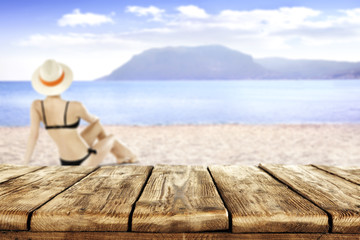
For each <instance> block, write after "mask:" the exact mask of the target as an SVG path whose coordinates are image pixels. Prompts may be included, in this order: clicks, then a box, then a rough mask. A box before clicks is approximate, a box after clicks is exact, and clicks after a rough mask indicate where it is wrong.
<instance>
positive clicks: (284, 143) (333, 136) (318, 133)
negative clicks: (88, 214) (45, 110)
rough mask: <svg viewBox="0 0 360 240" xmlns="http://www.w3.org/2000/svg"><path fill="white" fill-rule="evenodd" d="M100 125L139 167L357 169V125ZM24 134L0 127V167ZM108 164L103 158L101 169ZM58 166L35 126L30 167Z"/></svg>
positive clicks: (19, 147) (16, 151)
mask: <svg viewBox="0 0 360 240" xmlns="http://www.w3.org/2000/svg"><path fill="white" fill-rule="evenodd" d="M104 127H105V130H106V131H107V132H109V133H113V134H115V136H116V137H118V138H119V139H120V140H121V141H122V142H124V143H125V144H126V145H127V146H129V147H130V149H132V150H133V151H134V152H135V153H136V154H137V155H138V158H139V161H140V162H139V163H137V164H139V165H157V164H175V165H183V164H186V165H217V164H219V165H228V164H234V165H237V164H240V165H257V164H259V163H279V164H324V165H344V166H356V165H358V166H359V165H360V123H346V124H341V123H306V124H293V123H290V124H289V123H286V124H201V125H187V124H178V125H151V126H142V125H141V126H140V125H131V126H130V125H105V126H104ZM83 128H84V126H81V127H80V129H79V130H80V131H81V130H82V129H83ZM29 130H30V128H29V127H28V126H22V127H15V126H9V127H2V126H0V134H1V136H2V138H1V139H0V154H1V155H0V156H1V157H0V164H20V165H21V164H22V158H23V156H24V154H25V148H26V143H27V138H28V134H29ZM114 163H115V158H114V157H113V156H111V155H109V156H108V157H106V159H105V161H104V162H103V165H108V164H114ZM59 164H60V163H59V159H58V153H57V148H56V145H55V144H54V143H53V142H52V140H51V139H50V137H49V135H48V134H47V133H46V131H45V129H43V128H40V133H39V139H38V143H37V145H36V147H35V150H34V154H33V157H32V161H31V162H30V165H50V166H51V165H59Z"/></svg>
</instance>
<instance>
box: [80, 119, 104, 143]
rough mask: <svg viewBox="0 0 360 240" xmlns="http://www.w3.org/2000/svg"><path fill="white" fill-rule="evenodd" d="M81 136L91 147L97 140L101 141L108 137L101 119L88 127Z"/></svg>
mask: <svg viewBox="0 0 360 240" xmlns="http://www.w3.org/2000/svg"><path fill="white" fill-rule="evenodd" d="M80 135H81V137H82V138H83V139H84V140H85V141H86V143H87V144H88V145H89V146H92V145H93V144H94V142H95V140H96V139H98V140H101V139H104V138H105V137H106V136H107V135H106V133H105V130H104V128H103V126H102V125H101V124H100V120H99V119H98V120H96V121H95V122H93V123H91V124H90V125H89V126H87V127H86V128H85V129H84V130H83V131H82V132H81V133H80Z"/></svg>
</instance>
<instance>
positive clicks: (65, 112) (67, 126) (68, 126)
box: [41, 101, 80, 129]
mask: <svg viewBox="0 0 360 240" xmlns="http://www.w3.org/2000/svg"><path fill="white" fill-rule="evenodd" d="M68 106H69V101H67V102H66V106H65V111H64V125H63V126H59V125H56V126H48V125H47V123H46V117H45V108H44V101H41V109H42V113H43V116H44V124H45V129H59V128H77V127H78V126H79V124H80V118H79V119H78V121H77V122H75V123H73V124H70V125H67V124H66V115H67V110H68Z"/></svg>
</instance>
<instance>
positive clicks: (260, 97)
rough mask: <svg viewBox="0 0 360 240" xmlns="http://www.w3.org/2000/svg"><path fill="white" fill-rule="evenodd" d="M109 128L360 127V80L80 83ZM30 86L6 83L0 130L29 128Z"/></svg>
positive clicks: (77, 92) (72, 95) (77, 87)
mask: <svg viewBox="0 0 360 240" xmlns="http://www.w3.org/2000/svg"><path fill="white" fill-rule="evenodd" d="M62 97H63V98H64V99H69V100H77V101H81V102H83V104H84V105H85V106H86V107H87V108H88V110H89V111H90V112H91V113H93V114H95V115H97V116H99V117H100V119H101V121H102V123H103V124H111V125H114V124H123V125H172V124H224V123H229V124H230V123H245V124H279V123H288V124H292V123H359V122H360V80H241V81H220V80H219V81H119V82H116V81H114V82H90V81H89V82H74V83H73V84H72V86H71V87H70V88H69V89H68V90H67V91H66V92H65V93H64V94H63V95H62ZM42 98H43V96H41V95H39V94H37V93H36V92H35V91H34V90H33V89H32V87H31V84H30V82H10V81H9V82H0V126H28V125H29V109H30V105H31V102H32V101H33V100H34V99H42Z"/></svg>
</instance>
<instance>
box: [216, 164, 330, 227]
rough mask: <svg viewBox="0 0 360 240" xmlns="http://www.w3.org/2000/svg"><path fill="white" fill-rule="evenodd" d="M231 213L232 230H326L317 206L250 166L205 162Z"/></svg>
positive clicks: (324, 216)
mask: <svg viewBox="0 0 360 240" xmlns="http://www.w3.org/2000/svg"><path fill="white" fill-rule="evenodd" d="M209 170H210V172H211V174H212V176H213V178H214V181H215V182H216V185H217V187H218V189H219V192H220V194H221V195H222V198H223V199H224V202H225V205H226V206H227V208H228V210H229V212H230V214H231V217H232V232H234V233H245V232H259V233H260V232H326V231H327V230H328V217H327V215H326V213H325V212H323V211H322V210H321V209H319V208H318V207H316V206H315V205H313V204H312V203H310V202H309V201H307V200H306V199H304V198H303V197H301V196H299V195H298V194H296V193H294V192H293V191H291V190H289V189H288V188H287V187H286V186H285V185H284V184H282V183H279V182H278V181H276V180H275V179H273V178H272V177H271V176H270V175H268V174H267V173H265V172H264V171H262V170H260V169H259V168H257V167H251V166H209Z"/></svg>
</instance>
